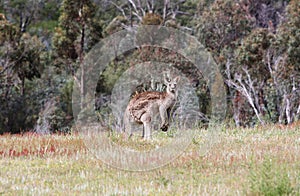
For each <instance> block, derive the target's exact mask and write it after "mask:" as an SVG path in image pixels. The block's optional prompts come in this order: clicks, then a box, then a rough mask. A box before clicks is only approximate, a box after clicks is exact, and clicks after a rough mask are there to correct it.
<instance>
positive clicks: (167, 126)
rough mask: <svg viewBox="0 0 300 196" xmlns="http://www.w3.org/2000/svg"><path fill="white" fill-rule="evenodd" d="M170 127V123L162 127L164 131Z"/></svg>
mask: <svg viewBox="0 0 300 196" xmlns="http://www.w3.org/2000/svg"><path fill="white" fill-rule="evenodd" d="M168 128H169V124H164V125H163V126H162V127H161V128H160V129H161V130H162V131H163V132H166V131H168Z"/></svg>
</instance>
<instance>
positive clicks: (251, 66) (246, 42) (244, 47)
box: [234, 28, 274, 81]
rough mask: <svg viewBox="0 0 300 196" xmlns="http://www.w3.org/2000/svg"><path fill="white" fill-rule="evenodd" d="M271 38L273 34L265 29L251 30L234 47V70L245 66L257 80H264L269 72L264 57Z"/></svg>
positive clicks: (268, 75) (272, 38)
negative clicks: (239, 44) (238, 44)
mask: <svg viewBox="0 0 300 196" xmlns="http://www.w3.org/2000/svg"><path fill="white" fill-rule="evenodd" d="M272 40H274V35H273V34H272V33H269V32H268V30H267V29H262V28H261V29H255V30H253V31H252V32H251V33H250V34H249V35H248V36H247V37H246V38H244V39H243V41H242V44H241V46H239V47H238V48H237V49H236V56H235V59H236V63H235V65H234V66H235V71H238V70H241V68H246V69H248V70H249V71H250V73H251V76H254V77H255V78H256V79H258V80H259V81H261V80H265V81H266V80H267V79H268V78H269V77H270V74H269V71H268V67H267V66H266V62H265V61H264V59H265V57H266V53H267V49H268V48H269V47H270V45H271V43H272Z"/></svg>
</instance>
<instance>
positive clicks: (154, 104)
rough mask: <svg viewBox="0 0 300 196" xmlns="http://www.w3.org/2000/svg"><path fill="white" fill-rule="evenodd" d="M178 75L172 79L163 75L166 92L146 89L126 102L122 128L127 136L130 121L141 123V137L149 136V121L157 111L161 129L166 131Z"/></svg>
mask: <svg viewBox="0 0 300 196" xmlns="http://www.w3.org/2000/svg"><path fill="white" fill-rule="evenodd" d="M179 80H180V77H179V76H177V77H176V78H174V79H170V78H168V77H164V83H165V85H166V86H167V90H166V92H156V91H146V92H142V93H139V94H137V95H135V96H134V97H133V98H132V99H131V100H130V101H129V103H128V105H127V108H126V110H125V114H124V128H125V130H124V131H125V133H126V134H127V136H128V137H130V136H131V135H132V132H131V123H133V122H136V123H140V124H143V128H144V129H143V137H144V139H146V140H148V139H150V138H151V121H152V120H153V118H154V116H155V115H156V114H158V113H159V115H160V118H161V128H160V129H161V130H162V131H167V130H168V127H169V115H168V112H167V111H168V110H170V109H171V108H172V107H173V105H174V104H175V102H176V99H177V86H176V85H177V83H178V81H179Z"/></svg>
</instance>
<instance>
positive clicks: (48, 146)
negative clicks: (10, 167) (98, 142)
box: [0, 132, 86, 157]
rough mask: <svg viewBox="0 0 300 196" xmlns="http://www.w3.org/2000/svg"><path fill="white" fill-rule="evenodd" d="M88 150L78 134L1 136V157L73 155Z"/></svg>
mask: <svg viewBox="0 0 300 196" xmlns="http://www.w3.org/2000/svg"><path fill="white" fill-rule="evenodd" d="M85 150H86V148H85V145H84V143H83V141H82V139H81V138H80V137H79V136H78V135H68V136H66V135H63V134H51V135H39V134H36V133H31V132H29V133H25V134H14V135H11V134H4V135H1V136H0V156H1V157H22V156H37V157H44V156H61V155H64V156H71V155H74V154H77V153H79V152H84V151H85Z"/></svg>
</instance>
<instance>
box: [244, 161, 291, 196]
mask: <svg viewBox="0 0 300 196" xmlns="http://www.w3.org/2000/svg"><path fill="white" fill-rule="evenodd" d="M277 167H278V166H277V165H276V164H275V163H274V162H273V160H272V159H265V160H264V162H263V166H262V168H261V169H259V170H253V169H252V171H251V173H250V176H249V179H250V190H251V194H253V195H266V196H272V195H291V194H293V193H294V188H293V187H292V184H291V180H290V178H289V174H288V172H287V171H286V170H285V169H282V168H277Z"/></svg>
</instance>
